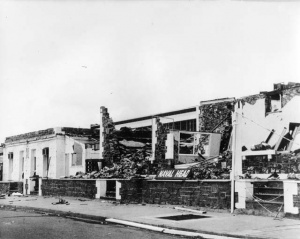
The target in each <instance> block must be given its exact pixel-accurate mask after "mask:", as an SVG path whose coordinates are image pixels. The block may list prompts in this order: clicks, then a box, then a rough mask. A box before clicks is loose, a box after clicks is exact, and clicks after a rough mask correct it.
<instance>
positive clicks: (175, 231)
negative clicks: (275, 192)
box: [0, 204, 265, 239]
mask: <svg viewBox="0 0 300 239" xmlns="http://www.w3.org/2000/svg"><path fill="white" fill-rule="evenodd" d="M0 210H13V211H24V212H32V213H40V214H46V215H45V216H58V217H65V218H68V219H72V220H77V221H82V222H86V223H95V224H96V223H98V224H107V223H114V224H119V225H126V226H132V227H137V228H142V229H146V230H152V231H158V232H162V233H166V234H172V235H181V236H189V237H205V238H211V239H219V238H220V239H221V238H228V239H230V238H248V239H265V237H257V236H248V235H247V236H242V235H231V234H229V233H215V232H210V231H204V230H193V229H189V230H187V229H186V228H180V227H172V226H165V225H163V226H164V227H160V226H159V225H155V224H149V223H147V224H146V223H139V222H133V221H128V220H119V219H114V218H107V217H103V216H94V215H88V214H81V213H73V212H71V211H68V212H66V211H60V210H53V209H46V208H37V207H29V206H16V205H6V204H0Z"/></svg>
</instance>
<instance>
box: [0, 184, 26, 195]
mask: <svg viewBox="0 0 300 239" xmlns="http://www.w3.org/2000/svg"><path fill="white" fill-rule="evenodd" d="M10 190H18V192H19V193H23V182H0V194H8V193H9V191H10Z"/></svg>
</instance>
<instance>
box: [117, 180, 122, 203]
mask: <svg viewBox="0 0 300 239" xmlns="http://www.w3.org/2000/svg"><path fill="white" fill-rule="evenodd" d="M120 189H121V182H119V181H116V199H117V200H121V194H120Z"/></svg>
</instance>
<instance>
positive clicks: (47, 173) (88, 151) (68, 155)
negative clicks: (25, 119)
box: [3, 127, 99, 193]
mask: <svg viewBox="0 0 300 239" xmlns="http://www.w3.org/2000/svg"><path fill="white" fill-rule="evenodd" d="M92 159H98V160H99V131H98V130H95V129H94V128H93V127H91V129H82V128H66V127H58V128H50V129H46V130H40V131H35V132H30V133H26V134H21V135H16V136H12V137H7V138H6V140H5V146H4V147H3V180H4V181H24V182H26V184H27V185H28V193H29V192H30V191H38V188H37V185H36V183H35V182H34V179H35V178H39V177H41V178H53V179H59V178H61V177H65V176H69V175H76V173H77V172H80V171H81V172H85V170H86V167H87V166H88V165H87V163H86V162H87V161H88V160H92ZM24 186H25V184H24Z"/></svg>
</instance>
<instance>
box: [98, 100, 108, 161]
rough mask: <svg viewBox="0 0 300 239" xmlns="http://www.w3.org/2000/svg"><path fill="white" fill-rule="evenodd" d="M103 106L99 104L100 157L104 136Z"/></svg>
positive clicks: (101, 155)
mask: <svg viewBox="0 0 300 239" xmlns="http://www.w3.org/2000/svg"><path fill="white" fill-rule="evenodd" d="M105 109H106V108H105V107H104V106H101V107H100V130H99V132H100V133H99V134H100V135H99V136H100V137H99V157H100V159H101V158H103V141H104V136H103V132H104V127H103V113H104V111H105Z"/></svg>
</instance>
